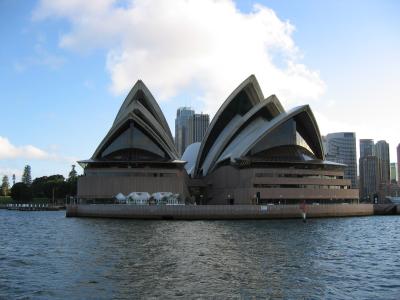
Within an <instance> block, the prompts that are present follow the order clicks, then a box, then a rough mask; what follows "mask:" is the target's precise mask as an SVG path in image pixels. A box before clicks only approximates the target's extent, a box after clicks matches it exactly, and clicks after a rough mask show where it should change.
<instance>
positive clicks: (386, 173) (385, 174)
mask: <svg viewBox="0 0 400 300" xmlns="http://www.w3.org/2000/svg"><path fill="white" fill-rule="evenodd" d="M375 156H376V157H377V158H378V169H379V182H380V183H381V184H388V183H390V155H389V144H388V143H386V141H378V142H377V143H376V144H375Z"/></svg>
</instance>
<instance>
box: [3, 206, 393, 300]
mask: <svg viewBox="0 0 400 300" xmlns="http://www.w3.org/2000/svg"><path fill="white" fill-rule="evenodd" d="M399 295H400V216H374V217H359V218H331V219H310V220H308V221H307V222H306V223H303V222H301V220H276V221H272V220H266V221H140V220H116V219H84V218H65V212H63V211H54V212H47V211H45V212H20V211H7V210H0V299H111V298H114V299H139V298H163V299H168V298H170V299H172V298H174V299H176V298H178V299H179V298H180V299H192V298H197V299H198V298H216V299H223V298H239V299H240V298H244V299H254V298H257V299H258V298H262V299H264V298H271V299H320V298H324V299H399Z"/></svg>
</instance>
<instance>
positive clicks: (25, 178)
mask: <svg viewBox="0 0 400 300" xmlns="http://www.w3.org/2000/svg"><path fill="white" fill-rule="evenodd" d="M21 181H22V183H25V184H26V185H28V186H30V185H31V184H32V175H31V166H30V165H26V166H25V168H24V173H23V174H22V180H21Z"/></svg>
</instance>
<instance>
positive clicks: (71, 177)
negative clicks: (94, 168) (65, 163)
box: [68, 165, 78, 182]
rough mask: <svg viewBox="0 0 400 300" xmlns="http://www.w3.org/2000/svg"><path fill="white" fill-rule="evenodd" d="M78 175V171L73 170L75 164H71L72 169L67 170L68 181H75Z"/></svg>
mask: <svg viewBox="0 0 400 300" xmlns="http://www.w3.org/2000/svg"><path fill="white" fill-rule="evenodd" d="M77 176H78V172H76V170H75V165H72V170H71V172H69V176H68V181H70V182H71V181H75V180H76V178H77Z"/></svg>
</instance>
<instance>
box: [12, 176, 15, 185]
mask: <svg viewBox="0 0 400 300" xmlns="http://www.w3.org/2000/svg"><path fill="white" fill-rule="evenodd" d="M12 181H13V185H14V184H15V174H13V176H12Z"/></svg>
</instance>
